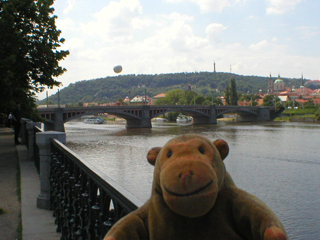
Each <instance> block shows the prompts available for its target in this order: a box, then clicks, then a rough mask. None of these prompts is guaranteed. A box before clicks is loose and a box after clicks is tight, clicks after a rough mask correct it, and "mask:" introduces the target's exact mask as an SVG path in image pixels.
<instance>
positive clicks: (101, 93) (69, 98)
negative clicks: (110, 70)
mask: <svg viewBox="0 0 320 240" xmlns="http://www.w3.org/2000/svg"><path fill="white" fill-rule="evenodd" d="M232 78H234V79H235V81H236V85H237V91H238V92H242V93H247V92H249V93H254V94H255V93H258V92H259V90H260V89H262V91H263V92H264V93H266V92H267V90H268V81H269V79H270V77H259V76H243V75H237V74H232V73H222V72H216V73H213V72H193V73H184V72H183V73H172V74H155V75H119V76H116V77H106V78H99V79H92V80H84V81H79V82H76V83H73V84H70V85H69V86H68V87H66V88H64V89H62V90H61V91H60V103H61V104H77V103H84V102H104V103H106V102H115V101H117V100H118V99H119V98H122V99H124V98H125V97H126V96H129V98H133V97H134V96H136V95H144V94H145V93H146V94H147V95H148V96H150V97H153V96H155V95H157V94H159V93H164V92H167V91H169V90H172V89H182V90H189V89H191V90H192V91H195V92H197V93H198V94H201V95H204V96H212V94H213V95H214V96H215V97H216V96H219V95H223V92H224V90H225V88H226V86H227V84H228V83H229V82H230V80H231V79H232ZM275 79H277V78H273V80H275ZM281 79H282V80H284V82H285V83H286V86H288V87H293V86H295V87H299V86H300V85H301V79H291V78H281ZM49 102H50V103H57V102H58V94H55V95H52V96H50V97H49ZM45 103H46V100H45V99H44V100H42V101H38V104H45Z"/></svg>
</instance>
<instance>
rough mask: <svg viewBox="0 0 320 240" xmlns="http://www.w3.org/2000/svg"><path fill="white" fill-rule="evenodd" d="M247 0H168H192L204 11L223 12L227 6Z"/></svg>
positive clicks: (190, 0)
mask: <svg viewBox="0 0 320 240" xmlns="http://www.w3.org/2000/svg"><path fill="white" fill-rule="evenodd" d="M246 1H247V0H166V2H169V3H183V2H192V3H195V4H197V5H198V6H199V8H200V9H201V11H203V12H211V11H216V12H221V11H223V9H225V8H227V7H231V6H234V5H236V4H237V3H240V2H246Z"/></svg>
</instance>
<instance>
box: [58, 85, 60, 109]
mask: <svg viewBox="0 0 320 240" xmlns="http://www.w3.org/2000/svg"><path fill="white" fill-rule="evenodd" d="M58 108H60V89H58Z"/></svg>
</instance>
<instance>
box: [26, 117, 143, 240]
mask: <svg viewBox="0 0 320 240" xmlns="http://www.w3.org/2000/svg"><path fill="white" fill-rule="evenodd" d="M31 126H32V127H31ZM26 129H27V131H25V132H24V134H25V135H26V136H24V137H25V138H28V153H30V155H29V157H30V158H29V159H30V160H31V159H32V160H34V161H35V164H36V166H37V165H38V167H39V172H40V194H39V196H38V198H37V207H38V208H42V209H48V210H52V211H53V216H54V217H55V223H56V224H57V231H58V232H61V239H63V240H66V239H94V240H95V239H96V240H100V239H103V238H104V236H105V234H106V233H107V231H108V230H109V229H110V228H111V227H112V226H113V224H114V223H115V222H117V221H118V220H119V219H120V218H122V217H123V216H125V215H126V214H128V213H130V212H132V211H134V210H135V209H137V208H138V207H139V206H141V205H142V204H143V202H142V201H140V200H139V199H137V198H136V197H135V196H133V195H132V194H131V193H129V192H128V191H127V190H125V189H124V188H123V187H122V186H120V185H119V184H117V183H116V182H114V181H113V180H112V179H110V178H109V177H108V176H106V175H105V174H104V173H103V172H101V171H100V170H99V169H97V168H96V167H95V166H93V165H92V164H91V163H90V162H88V161H87V160H85V159H84V158H82V157H80V156H78V155H77V154H76V153H75V152H73V151H72V150H70V149H69V148H68V147H66V146H65V142H66V141H65V140H66V134H65V133H62V132H54V131H50V132H43V131H42V130H41V129H40V126H39V124H35V123H31V122H29V121H28V122H27V124H26ZM32 137H33V138H32ZM31 151H32V152H31Z"/></svg>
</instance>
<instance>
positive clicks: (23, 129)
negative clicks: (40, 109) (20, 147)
mask: <svg viewBox="0 0 320 240" xmlns="http://www.w3.org/2000/svg"><path fill="white" fill-rule="evenodd" d="M28 122H31V120H30V119H27V118H22V119H21V120H20V124H21V127H20V136H21V143H22V144H25V143H26V142H27V140H26V138H27V129H26V124H27V123H28Z"/></svg>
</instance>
